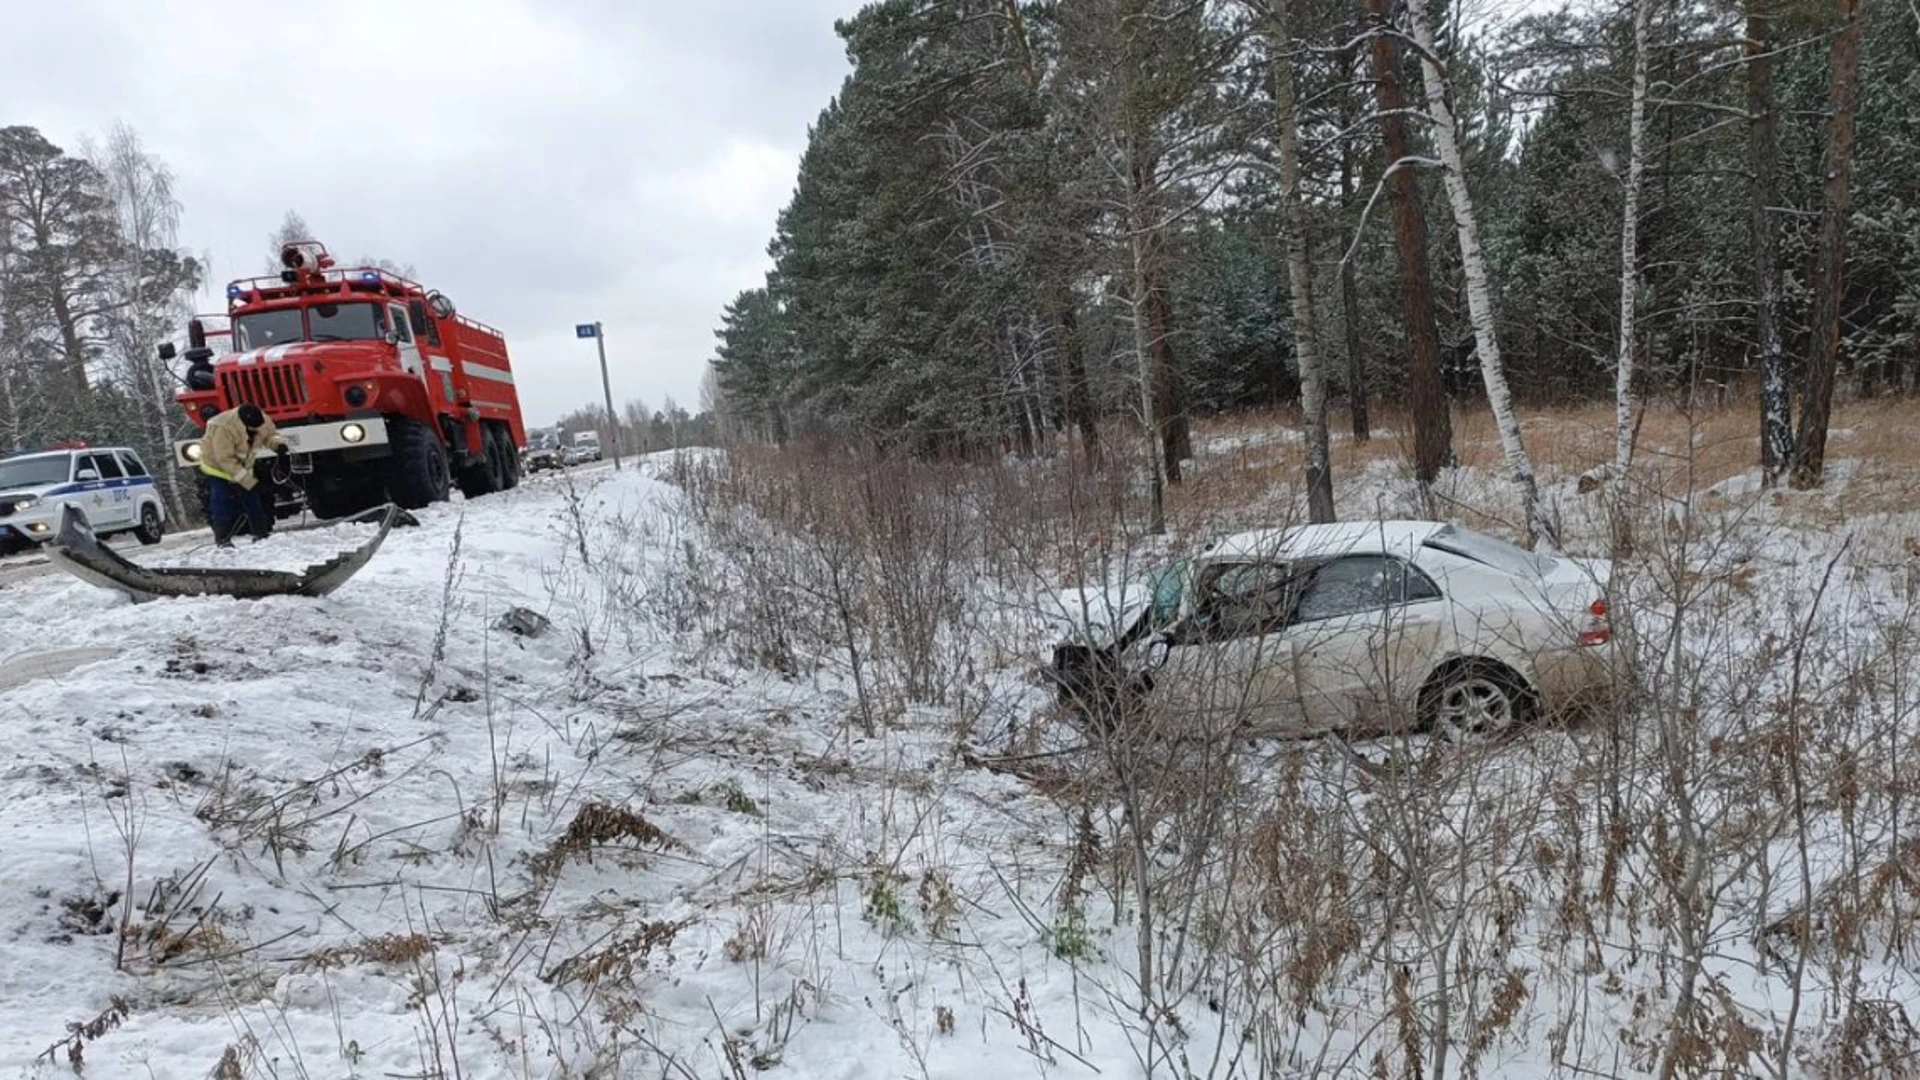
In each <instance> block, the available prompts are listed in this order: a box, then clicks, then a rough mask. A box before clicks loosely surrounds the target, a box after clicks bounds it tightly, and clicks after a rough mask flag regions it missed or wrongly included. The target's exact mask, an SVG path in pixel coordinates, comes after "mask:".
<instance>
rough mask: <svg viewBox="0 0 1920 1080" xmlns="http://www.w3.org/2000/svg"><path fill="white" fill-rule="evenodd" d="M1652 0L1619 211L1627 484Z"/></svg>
mask: <svg viewBox="0 0 1920 1080" xmlns="http://www.w3.org/2000/svg"><path fill="white" fill-rule="evenodd" d="M1652 9H1653V0H1633V89H1632V91H1631V93H1632V95H1633V96H1632V103H1631V105H1630V106H1629V113H1628V119H1627V175H1626V191H1625V193H1624V197H1623V198H1622V200H1621V202H1622V206H1621V211H1620V343H1619V348H1618V350H1617V352H1616V354H1615V368H1614V384H1613V471H1614V476H1615V478H1616V482H1618V483H1625V482H1626V477H1627V470H1628V468H1629V467H1631V466H1632V464H1633V430H1634V422H1633V418H1634V413H1635V411H1636V406H1635V402H1634V393H1633V342H1634V337H1633V334H1634V317H1635V316H1636V315H1637V314H1638V313H1639V308H1640V302H1639V301H1640V247H1639V244H1640V180H1641V177H1642V175H1643V174H1644V173H1645V170H1646V137H1647V19H1648V16H1649V13H1650V12H1651V11H1652Z"/></svg>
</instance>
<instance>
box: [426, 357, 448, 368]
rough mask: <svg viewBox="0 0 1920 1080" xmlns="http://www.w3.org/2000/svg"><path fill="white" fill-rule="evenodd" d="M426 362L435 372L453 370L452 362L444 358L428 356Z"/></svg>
mask: <svg viewBox="0 0 1920 1080" xmlns="http://www.w3.org/2000/svg"><path fill="white" fill-rule="evenodd" d="M427 360H428V361H429V362H431V363H432V364H433V370H435V371H452V370H453V361H451V360H449V359H447V358H446V357H444V356H429V357H427Z"/></svg>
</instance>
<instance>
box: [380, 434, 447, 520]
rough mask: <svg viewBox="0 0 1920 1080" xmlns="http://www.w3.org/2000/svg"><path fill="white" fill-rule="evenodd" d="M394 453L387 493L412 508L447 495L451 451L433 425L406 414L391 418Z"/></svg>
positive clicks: (417, 507)
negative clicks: (430, 425) (411, 418)
mask: <svg viewBox="0 0 1920 1080" xmlns="http://www.w3.org/2000/svg"><path fill="white" fill-rule="evenodd" d="M387 438H388V440H389V442H390V443H391V445H392V447H393V454H392V456H391V457H389V458H388V459H387V461H388V469H389V470H390V471H389V472H388V474H387V495H388V497H389V498H391V499H392V500H393V501H394V502H396V503H398V504H399V505H401V506H403V507H405V508H406V509H408V510H419V509H422V508H424V507H426V506H427V505H428V504H430V503H436V502H442V501H445V499H446V498H447V494H448V492H447V488H448V474H447V451H446V448H444V447H442V446H441V445H440V440H439V439H437V438H435V437H434V434H433V429H431V428H429V427H427V426H426V425H425V424H421V423H417V422H415V421H413V420H409V419H407V418H405V417H388V418H387Z"/></svg>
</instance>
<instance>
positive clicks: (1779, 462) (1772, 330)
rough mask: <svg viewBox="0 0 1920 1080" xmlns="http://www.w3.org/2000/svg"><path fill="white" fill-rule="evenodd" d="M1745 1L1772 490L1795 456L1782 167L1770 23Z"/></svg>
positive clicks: (1765, 460)
mask: <svg viewBox="0 0 1920 1080" xmlns="http://www.w3.org/2000/svg"><path fill="white" fill-rule="evenodd" d="M1770 2H1771V0H1747V115H1748V117H1749V123H1750V125H1751V126H1750V127H1749V129H1748V132H1747V149H1748V156H1749V158H1750V161H1751V164H1752V167H1753V189H1752V197H1753V205H1752V208H1751V209H1752V214H1753V221H1752V226H1751V228H1752V232H1753V300H1754V305H1753V331H1754V338H1755V339H1756V340H1757V341H1758V342H1759V345H1760V474H1761V476H1762V478H1763V479H1764V481H1765V483H1766V484H1767V485H1768V486H1769V487H1771V486H1772V485H1774V484H1776V483H1778V482H1779V480H1780V474H1781V473H1783V472H1785V471H1786V468H1787V462H1788V460H1789V459H1791V458H1792V457H1793V419H1792V415H1791V405H1792V402H1791V401H1790V399H1789V396H1788V392H1787V358H1786V349H1785V348H1784V347H1783V346H1782V345H1781V343H1780V230H1779V229H1778V228H1777V227H1776V226H1775V225H1774V221H1773V206H1774V203H1775V202H1776V200H1777V198H1778V196H1777V194H1776V189H1777V186H1778V183H1779V182H1778V179H1777V177H1778V175H1779V167H1780V143H1779V134H1778V132H1779V123H1778V121H1777V120H1776V119H1775V117H1774V106H1773V57H1772V56H1771V55H1770V54H1771V51H1772V49H1773V27H1772V20H1771V19H1770V18H1768V16H1767V14H1766V9H1765V5H1766V4H1768V3H1770Z"/></svg>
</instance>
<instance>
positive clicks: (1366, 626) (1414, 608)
mask: <svg viewBox="0 0 1920 1080" xmlns="http://www.w3.org/2000/svg"><path fill="white" fill-rule="evenodd" d="M1445 618H1446V608H1445V605H1444V604H1443V603H1442V602H1441V593H1440V589H1439V588H1438V587H1437V586H1436V585H1434V583H1433V581H1432V579H1430V578H1428V577H1427V576H1426V574H1424V573H1422V572H1421V571H1420V569H1419V568H1418V567H1415V566H1413V565H1411V564H1410V563H1408V562H1407V561H1406V560H1404V559H1401V558H1398V557H1396V556H1392V555H1378V554H1366V555H1347V556H1343V557H1341V558H1337V559H1333V560H1330V561H1328V562H1325V563H1322V564H1321V565H1319V566H1318V567H1316V568H1315V569H1314V570H1313V571H1312V573H1311V575H1310V576H1309V577H1308V579H1307V581H1306V583H1305V586H1304V588H1302V589H1301V590H1300V595H1299V599H1298V601H1297V602H1296V603H1295V605H1294V610H1293V619H1292V623H1291V625H1290V626H1289V627H1288V630H1287V639H1288V645H1289V647H1290V649H1291V650H1292V653H1293V658H1294V665H1295V670H1296V677H1297V678H1298V679H1299V690H1300V697H1301V709H1302V712H1303V714H1304V722H1305V723H1306V725H1307V726H1308V728H1309V729H1311V730H1313V731H1316V732H1317V731H1330V730H1336V729H1338V730H1355V731H1360V732H1367V733H1373V732H1380V731H1389V730H1397V729H1402V728H1406V727H1410V726H1411V725H1412V724H1413V722H1414V720H1415V715H1414V704H1415V699H1416V698H1417V696H1418V694H1419V685H1420V682H1421V680H1423V679H1424V678H1425V677H1426V674H1427V672H1428V671H1429V670H1430V669H1431V668H1432V666H1433V661H1434V658H1435V656H1436V655H1437V653H1438V651H1439V648H1440V645H1441V641H1442V638H1443V632H1444V629H1445Z"/></svg>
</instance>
